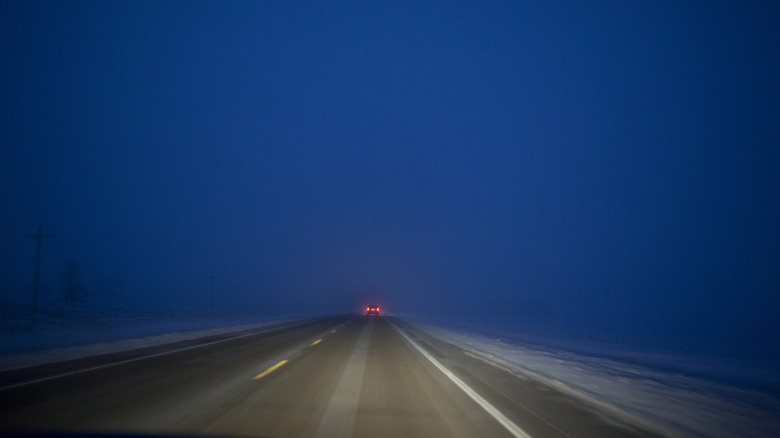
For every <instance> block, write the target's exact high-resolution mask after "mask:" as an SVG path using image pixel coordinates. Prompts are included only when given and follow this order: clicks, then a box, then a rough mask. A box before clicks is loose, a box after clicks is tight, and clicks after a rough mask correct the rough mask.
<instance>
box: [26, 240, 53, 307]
mask: <svg viewBox="0 0 780 438" xmlns="http://www.w3.org/2000/svg"><path fill="white" fill-rule="evenodd" d="M25 237H34V238H35V240H37V246H36V249H35V282H34V283H33V314H37V313H38V283H39V281H38V277H39V276H40V272H41V241H42V240H43V239H44V238H45V237H56V236H55V235H54V234H43V229H42V228H41V227H38V234H29V233H28V234H25Z"/></svg>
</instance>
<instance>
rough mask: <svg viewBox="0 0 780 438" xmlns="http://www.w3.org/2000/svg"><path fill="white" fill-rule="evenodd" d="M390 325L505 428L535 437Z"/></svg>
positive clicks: (527, 437) (524, 437) (519, 435)
mask: <svg viewBox="0 0 780 438" xmlns="http://www.w3.org/2000/svg"><path fill="white" fill-rule="evenodd" d="M390 325H392V326H393V328H394V329H395V330H396V331H397V332H398V333H399V334H400V335H401V336H402V337H403V338H404V339H406V341H407V342H409V344H411V345H412V346H413V347H414V348H416V349H417V350H418V351H419V352H420V353H421V354H422V355H423V356H425V357H426V358H427V359H428V360H429V361H431V363H432V364H433V365H434V366H436V368H438V369H439V371H441V372H442V373H444V375H445V376H447V377H449V378H450V380H452V382H453V383H455V384H456V385H457V386H458V388H460V389H461V390H463V392H465V393H466V394H467V395H468V396H469V397H471V399H472V400H474V401H475V402H476V403H477V404H478V405H480V406H481V407H482V409H484V410H485V411H486V412H487V413H488V414H490V415H491V416H492V417H493V418H495V419H496V421H498V422H499V423H500V424H501V425H502V426H504V428H505V429H506V430H507V431H509V433H511V434H512V435H514V436H515V437H517V438H533V437H531V435H529V434H528V433H526V432H525V431H524V430H523V429H521V428H520V427H519V426H518V425H516V424H515V423H513V422H512V420H510V419H509V418H507V417H506V416H505V415H504V414H502V413H501V411H499V410H498V409H496V407H495V406H493V405H492V404H490V402H488V401H487V400H485V399H484V398H483V397H482V396H481V395H479V394H477V392H476V391H474V390H473V389H471V387H470V386H468V385H467V384H466V383H465V382H464V381H462V380H460V378H458V376H456V375H455V374H453V373H452V371H450V370H448V369H447V368H446V367H445V366H444V365H442V364H441V363H439V361H437V360H436V359H435V358H434V357H433V356H431V355H430V354H429V353H428V352H427V351H425V350H424V349H423V348H422V347H421V346H420V345H418V344H417V342H414V341H413V340H412V339H411V338H410V337H409V336H407V335H406V333H404V332H403V331H402V330H401V329H400V328H399V327H398V326H397V325H395V323H392V322H391V323H390Z"/></svg>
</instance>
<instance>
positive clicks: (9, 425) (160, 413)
mask: <svg viewBox="0 0 780 438" xmlns="http://www.w3.org/2000/svg"><path fill="white" fill-rule="evenodd" d="M0 431H4V432H6V433H8V432H9V431H24V432H34V433H38V432H41V431H43V432H51V431H54V432H58V433H62V432H89V433H100V434H143V435H147V434H152V435H177V436H179V435H214V436H259V437H266V436H268V437H277V436H293V437H351V436H355V437H513V436H515V437H517V436H520V437H525V436H527V437H534V438H538V437H635V436H654V435H652V434H650V433H649V432H647V431H643V430H640V429H638V428H637V427H636V426H632V425H629V424H627V423H625V422H623V421H621V420H619V419H616V418H610V417H609V416H608V415H607V414H605V413H602V412H599V411H598V410H597V408H595V407H592V406H589V405H586V404H585V403H583V402H580V401H577V400H575V399H572V398H569V397H567V396H566V395H564V394H563V393H561V392H558V391H557V390H555V389H554V388H552V387H550V386H547V385H545V384H543V383H541V382H537V381H534V380H533V379H529V378H528V377H527V376H525V375H523V374H522V373H521V372H517V370H511V369H507V368H505V367H502V366H500V364H494V363H490V362H489V361H486V360H485V358H481V357H479V356H478V355H475V354H472V353H470V352H468V351H464V350H462V349H460V348H458V347H456V346H453V345H450V344H446V343H443V342H441V341H438V340H436V339H434V338H432V337H430V336H428V335H426V334H425V333H422V332H420V331H419V330H417V329H414V328H413V327H411V326H409V325H407V324H405V323H403V322H402V321H400V320H396V319H393V318H389V317H368V316H351V315H346V316H340V317H333V318H324V319H317V320H310V321H305V322H302V323H298V324H292V325H289V324H288V325H284V326H278V327H271V328H264V329H262V330H255V331H248V332H243V333H238V334H232V335H221V336H215V337H211V338H204V339H200V340H197V341H187V342H182V343H177V344H172V345H167V346H163V347H155V348H149V349H144V350H136V351H132V352H126V353H120V354H112V355H106V356H100V357H95V358H89V359H83V360H78V361H71V362H67V363H61V364H54V365H49V366H43V367H36V368H29V369H25V370H19V371H13V372H5V373H0Z"/></svg>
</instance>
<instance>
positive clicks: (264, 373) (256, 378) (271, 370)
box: [252, 359, 287, 380]
mask: <svg viewBox="0 0 780 438" xmlns="http://www.w3.org/2000/svg"><path fill="white" fill-rule="evenodd" d="M286 363H287V359H285V360H283V361H281V362H279V363H278V364H276V365H274V366H272V367H271V368H268V369H267V370H265V371H263V372H262V373H260V374H258V375H256V376H255V377H253V378H252V380H258V379H262V378H263V377H265V376H267V375H269V374H271V373H273V372H274V371H276V370H277V368H279V367H280V366H282V365H284V364H286Z"/></svg>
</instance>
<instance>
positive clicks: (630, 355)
mask: <svg viewBox="0 0 780 438" xmlns="http://www.w3.org/2000/svg"><path fill="white" fill-rule="evenodd" d="M415 325H417V326H418V327H420V328H422V329H424V330H425V331H427V332H428V333H430V334H432V335H434V336H435V337H437V338H439V339H441V340H444V341H447V342H450V343H454V344H456V345H459V346H461V347H463V348H466V349H467V350H469V351H470V352H471V353H473V355H475V356H477V357H479V358H481V359H483V360H485V361H487V362H490V363H492V364H494V365H497V366H500V367H503V368H505V369H510V370H512V371H513V372H515V373H517V374H518V375H521V376H524V377H530V378H534V379H538V380H543V381H545V382H547V383H548V384H550V385H552V386H554V387H556V388H558V389H560V390H562V391H564V392H566V393H568V394H570V395H572V396H575V397H578V398H580V399H582V400H585V401H587V402H589V403H591V404H593V405H596V406H598V407H599V408H601V409H604V410H608V411H610V412H612V413H613V414H616V415H619V416H621V417H623V418H625V419H626V420H628V421H632V422H635V423H639V424H644V425H647V426H651V427H653V428H654V429H655V430H657V431H659V432H661V433H663V434H664V435H668V436H686V437H724V438H725V437H778V436H780V372H779V371H778V368H777V366H776V364H773V363H761V362H755V361H740V360H737V359H729V358H723V357H712V356H710V357H705V356H695V355H691V354H684V353H680V352H670V351H662V350H653V349H643V348H639V347H627V346H622V345H609V344H600V343H597V342H590V341H587V340H574V339H565V338H558V339H551V338H544V337H539V336H527V337H524V338H521V337H519V336H516V335H513V333H512V332H511V331H510V330H501V329H500V328H497V327H495V326H494V327H492V328H491V329H488V330H485V329H484V327H483V326H479V327H467V326H468V324H466V323H463V322H459V323H457V324H443V323H441V322H439V323H437V324H430V323H425V322H421V321H418V322H416V323H415Z"/></svg>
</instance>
